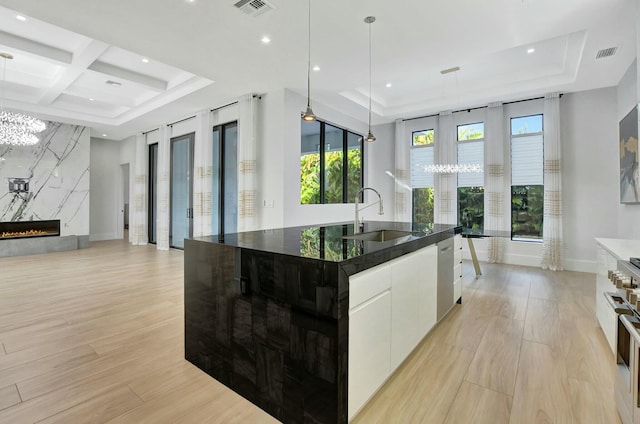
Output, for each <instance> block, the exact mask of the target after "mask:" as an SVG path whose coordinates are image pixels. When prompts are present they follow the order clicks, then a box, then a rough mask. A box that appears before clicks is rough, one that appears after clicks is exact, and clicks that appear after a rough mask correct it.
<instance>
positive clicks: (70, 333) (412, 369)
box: [0, 241, 619, 424]
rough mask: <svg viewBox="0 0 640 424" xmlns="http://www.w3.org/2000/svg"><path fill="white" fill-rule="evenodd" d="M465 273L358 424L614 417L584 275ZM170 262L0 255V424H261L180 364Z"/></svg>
mask: <svg viewBox="0 0 640 424" xmlns="http://www.w3.org/2000/svg"><path fill="white" fill-rule="evenodd" d="M482 267H483V273H484V275H483V276H482V277H481V278H479V279H477V280H476V279H474V278H473V267H472V266H471V265H470V264H465V265H464V271H465V277H464V280H463V285H464V292H463V295H464V304H463V305H457V306H456V307H455V308H454V310H452V311H451V313H449V315H448V316H447V317H446V318H445V319H444V320H443V321H442V322H441V323H440V324H439V325H438V326H437V327H436V328H435V329H434V330H433V331H432V332H431V333H430V334H429V335H428V336H427V337H426V338H425V340H424V341H423V342H422V343H421V344H420V345H419V347H418V348H417V349H416V351H415V352H414V353H413V354H412V355H411V356H410V358H409V359H408V360H407V361H406V362H405V363H404V364H403V365H402V366H401V368H400V369H399V370H398V372H397V373H396V374H395V375H394V377H393V378H391V379H390V380H389V381H388V382H387V384H385V386H384V387H383V388H382V389H381V390H380V391H379V392H378V394H377V395H376V396H375V397H374V398H373V399H372V401H371V402H370V403H369V404H368V405H367V406H366V407H365V409H364V410H363V411H362V412H361V413H360V414H359V416H358V417H357V418H356V420H355V421H356V422H357V423H429V424H431V423H436V424H437V423H445V422H446V423H508V422H510V423H512V424H520V423H538V422H540V423H543V422H544V423H594V424H595V423H598V424H599V423H617V422H619V421H618V418H617V414H616V412H615V406H614V403H613V396H612V387H613V369H612V366H607V364H611V362H612V359H611V358H610V356H611V353H610V351H609V350H608V349H609V348H608V346H607V343H606V340H605V339H604V336H603V335H602V334H601V332H600V329H599V328H598V327H597V324H596V321H595V318H594V312H593V304H594V302H595V301H594V299H593V296H594V293H595V276H594V275H591V274H580V273H571V272H563V273H552V272H545V271H541V270H539V269H534V268H524V267H513V266H496V265H489V264H482ZM183 316H184V309H183V254H182V252H180V251H173V250H172V251H168V252H159V251H157V250H156V249H155V247H154V246H129V245H128V244H127V243H125V242H123V241H108V242H99V243H92V245H91V247H90V248H89V249H84V250H80V251H75V252H63V253H53V254H47V255H36V256H24V257H18V258H1V259H0V423H2V424H4V423H11V424H16V423H17V424H19V423H136V424H137V423H154V424H155V423H178V422H179V423H265V424H266V423H275V422H277V421H276V420H275V419H273V418H272V417H270V416H269V415H267V414H266V413H264V412H262V411H261V410H260V409H258V408H256V407H255V406H253V405H252V404H251V403H249V402H247V401H245V400H244V399H242V398H241V397H240V396H238V395H236V394H235V393H233V392H232V391H230V390H228V389H227V388H226V387H224V386H222V385H221V384H219V383H218V382H216V381H215V380H213V379H211V378H209V377H208V376H207V375H205V374H204V373H202V372H201V371H200V370H198V369H197V368H195V367H194V366H192V365H191V364H190V363H188V362H186V361H185V360H184V340H183V337H184V329H183Z"/></svg>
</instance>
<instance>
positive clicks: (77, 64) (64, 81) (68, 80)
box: [38, 40, 109, 105]
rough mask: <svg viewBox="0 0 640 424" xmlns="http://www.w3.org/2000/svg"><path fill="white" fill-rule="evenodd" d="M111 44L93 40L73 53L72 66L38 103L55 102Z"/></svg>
mask: <svg viewBox="0 0 640 424" xmlns="http://www.w3.org/2000/svg"><path fill="white" fill-rule="evenodd" d="M108 48H109V45H108V44H106V43H103V42H101V41H95V40H94V41H91V42H90V43H89V44H88V45H87V47H85V48H84V50H82V51H80V52H77V53H76V54H74V55H73V60H72V61H71V66H69V67H68V68H67V69H66V70H65V71H64V72H63V73H62V75H60V77H58V79H57V80H56V81H55V82H54V83H53V85H52V86H51V87H49V88H48V89H46V90H45V92H44V93H43V94H42V96H41V97H40V99H39V100H38V104H40V105H49V104H51V103H53V102H54V101H55V100H56V99H57V98H58V96H60V94H62V93H63V92H64V91H65V90H66V89H67V88H69V86H71V84H73V83H74V81H75V80H77V79H78V77H80V76H81V75H82V74H83V73H84V72H86V70H87V68H88V67H89V66H90V65H91V64H92V63H93V62H95V61H96V59H98V57H100V56H101V55H102V54H103V53H104V52H105V51H106V50H107V49H108Z"/></svg>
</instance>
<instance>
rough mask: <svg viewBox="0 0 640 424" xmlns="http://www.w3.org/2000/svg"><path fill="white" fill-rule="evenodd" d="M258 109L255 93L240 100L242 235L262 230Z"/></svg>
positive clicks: (239, 146) (239, 159) (239, 230)
mask: <svg viewBox="0 0 640 424" xmlns="http://www.w3.org/2000/svg"><path fill="white" fill-rule="evenodd" d="M256 108H257V98H256V97H255V96H254V95H253V94H246V95H244V96H242V97H240V98H239V99H238V232H242V231H252V230H256V229H257V228H258V215H257V206H258V205H257V184H256V172H257V169H256V167H257V160H256V150H257V149H256V120H257V113H256V112H257V110H256Z"/></svg>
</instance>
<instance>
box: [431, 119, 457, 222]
mask: <svg viewBox="0 0 640 424" xmlns="http://www.w3.org/2000/svg"><path fill="white" fill-rule="evenodd" d="M434 147H435V158H436V161H435V162H436V163H437V164H450V163H456V161H457V153H456V134H455V126H454V125H453V114H452V113H451V112H441V113H440V116H438V131H437V134H436V140H435V146H434ZM434 183H435V191H434V199H433V203H434V211H433V220H434V222H436V223H438V224H456V223H457V221H458V217H457V214H456V212H457V197H458V196H457V179H456V174H436V175H435V181H434Z"/></svg>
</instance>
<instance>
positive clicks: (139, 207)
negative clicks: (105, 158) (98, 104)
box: [129, 133, 149, 245]
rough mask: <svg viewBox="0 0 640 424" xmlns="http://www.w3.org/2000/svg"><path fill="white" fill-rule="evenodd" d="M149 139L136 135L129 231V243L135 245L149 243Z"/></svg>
mask: <svg viewBox="0 0 640 424" xmlns="http://www.w3.org/2000/svg"><path fill="white" fill-rule="evenodd" d="M148 160H149V155H148V150H147V137H146V135H144V134H142V133H139V134H137V135H136V159H135V168H134V185H133V217H132V221H133V222H132V225H131V229H130V230H129V241H130V242H131V244H133V245H144V244H147V243H148V241H149V240H148V233H147V169H148V163H147V162H148Z"/></svg>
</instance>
